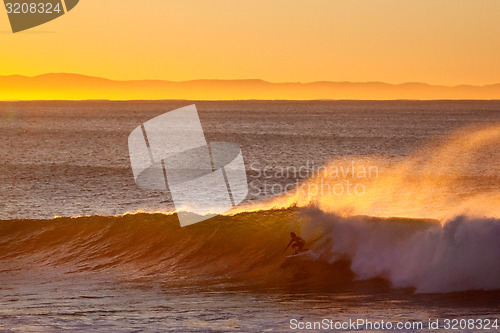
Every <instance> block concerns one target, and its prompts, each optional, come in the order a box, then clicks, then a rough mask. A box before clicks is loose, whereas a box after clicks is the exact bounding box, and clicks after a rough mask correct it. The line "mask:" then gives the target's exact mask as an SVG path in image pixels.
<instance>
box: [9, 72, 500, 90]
mask: <svg viewBox="0 0 500 333" xmlns="http://www.w3.org/2000/svg"><path fill="white" fill-rule="evenodd" d="M50 75H66V76H78V77H85V78H93V79H101V80H106V81H114V82H169V83H187V82H197V81H224V82H230V81H239V82H241V81H248V82H250V81H253V82H262V83H268V84H304V85H306V84H319V83H336V84H384V85H391V86H402V85H412V84H414V85H425V86H430V87H447V88H458V87H478V88H483V87H490V86H495V85H500V82H495V83H488V84H482V85H477V84H470V83H458V84H453V85H448V84H434V83H427V82H420V81H405V82H400V83H390V82H385V81H329V80H318V81H282V82H273V81H268V80H265V79H260V78H240V79H220V78H218V79H209V78H199V79H189V80H180V81H175V80H168V79H126V80H124V79H112V78H107V77H102V76H95V75H89V74H81V73H70V72H49V73H42V74H37V75H31V76H30V75H24V74H0V78H1V77H4V78H5V77H23V78H37V77H43V76H50Z"/></svg>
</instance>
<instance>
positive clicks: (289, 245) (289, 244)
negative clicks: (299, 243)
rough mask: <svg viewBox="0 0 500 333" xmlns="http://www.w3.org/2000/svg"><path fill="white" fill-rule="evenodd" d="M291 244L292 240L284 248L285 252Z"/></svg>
mask: <svg viewBox="0 0 500 333" xmlns="http://www.w3.org/2000/svg"><path fill="white" fill-rule="evenodd" d="M292 242H293V239H292V240H291V241H290V243H288V245H287V246H286V247H285V250H288V248H289V247H290V245H291V244H292Z"/></svg>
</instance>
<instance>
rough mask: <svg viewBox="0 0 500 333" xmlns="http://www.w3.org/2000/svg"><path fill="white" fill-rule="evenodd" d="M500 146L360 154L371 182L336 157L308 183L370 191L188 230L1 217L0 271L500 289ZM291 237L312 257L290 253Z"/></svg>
mask: <svg viewBox="0 0 500 333" xmlns="http://www.w3.org/2000/svg"><path fill="white" fill-rule="evenodd" d="M498 147H500V125H491V126H487V127H481V128H468V129H463V130H460V131H459V132H457V133H454V134H452V135H451V136H450V137H449V138H447V139H446V140H444V141H443V140H442V141H440V142H438V143H432V144H429V146H428V147H427V148H423V149H421V150H420V151H418V152H416V153H415V154H413V155H412V156H409V157H407V158H405V159H404V160H403V161H399V162H397V163H395V164H390V163H389V165H387V164H388V163H387V161H385V160H383V159H376V158H373V159H368V158H363V159H358V160H357V161H356V163H357V165H360V164H362V163H368V164H369V165H375V166H377V167H378V168H380V170H381V173H380V174H378V173H377V177H375V178H374V179H372V178H370V177H368V178H365V177H360V176H359V173H355V172H352V173H349V172H347V173H345V174H339V173H338V172H337V173H335V172H333V173H332V172H331V171H332V170H334V171H335V170H337V171H338V164H339V163H340V162H339V161H333V162H332V163H330V164H329V165H328V166H326V167H325V169H324V170H325V172H326V174H327V176H328V177H326V178H325V177H324V176H325V173H324V172H323V173H320V174H316V175H315V176H313V177H311V178H310V179H309V180H308V181H307V182H306V183H305V184H306V185H318V184H319V183H320V182H323V181H326V183H327V184H330V185H331V183H335V184H345V183H346V182H348V181H351V182H352V181H355V182H358V183H359V184H361V185H363V188H364V191H363V192H362V193H355V194H352V193H351V194H345V193H342V194H340V195H338V194H336V193H335V191H330V192H327V193H318V192H315V193H311V192H310V191H309V192H307V191H306V192H303V191H301V190H298V191H297V193H295V194H294V195H291V196H282V197H280V198H277V199H274V200H272V201H270V202H267V203H259V204H257V205H253V206H244V207H241V208H239V210H234V211H231V212H229V213H227V214H226V215H221V216H217V217H214V218H212V219H210V220H208V221H206V222H203V223H199V224H195V225H192V226H189V227H185V228H180V227H179V224H178V220H177V217H176V215H175V214H172V213H171V214H151V213H136V214H126V215H122V216H115V217H105V216H88V217H77V218H65V217H62V218H55V219H51V220H9V221H0V272H4V273H5V272H7V273H9V272H13V271H30V270H33V269H44V268H47V269H51V270H53V269H57V270H60V271H61V272H62V273H84V272H105V273H111V274H114V275H119V276H123V277H124V278H127V279H153V280H160V281H169V282H171V283H174V282H175V283H194V284H197V283H204V282H206V281H214V280H217V281H220V280H221V279H222V280H224V279H228V280H231V281H239V282H242V283H264V284H270V285H272V286H277V285H280V286H283V285H287V286H294V287H304V286H305V287H307V286H311V285H322V286H326V287H327V288H333V289H335V288H337V287H339V286H345V285H346V284H352V283H355V281H358V280H363V281H364V280H374V279H379V280H383V281H387V282H388V283H390V284H391V285H392V286H393V287H396V288H414V289H415V290H416V291H417V292H422V293H444V292H454V291H468V290H497V289H500V265H498V263H500V242H498V239H500V211H499V207H500V206H499V205H498V203H499V202H500V190H499V189H498V183H499V180H500V165H498V161H499V160H500V152H499V149H498ZM352 165H353V171H354V164H352ZM325 179H326V180H325ZM321 184H323V183H321ZM317 188H318V187H316V189H317ZM329 188H330V189H332V188H333V187H329ZM392 216H399V217H398V218H395V217H392ZM291 231H295V232H298V233H300V234H301V235H302V236H303V238H305V239H306V241H307V247H309V248H311V249H312V250H313V254H312V255H310V256H308V257H306V258H302V257H300V258H292V259H289V258H286V253H285V249H284V247H285V246H286V244H287V243H288V241H289V233H290V232H291Z"/></svg>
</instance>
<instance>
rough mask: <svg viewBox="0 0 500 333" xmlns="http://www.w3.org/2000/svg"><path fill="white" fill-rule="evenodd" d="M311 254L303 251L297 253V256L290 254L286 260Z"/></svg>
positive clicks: (308, 251)
mask: <svg viewBox="0 0 500 333" xmlns="http://www.w3.org/2000/svg"><path fill="white" fill-rule="evenodd" d="M312 253H313V252H312V251H311V250H305V251H302V252H299V253H297V254H291V255H289V256H286V257H287V258H295V257H301V256H304V255H307V254H312Z"/></svg>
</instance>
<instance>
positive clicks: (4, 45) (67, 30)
mask: <svg viewBox="0 0 500 333" xmlns="http://www.w3.org/2000/svg"><path fill="white" fill-rule="evenodd" d="M2 7H3V6H2ZM2 9H3V8H2ZM499 18H500V1H498V0H478V1H471V0H466V1H464V0H447V1H443V0H419V1H409V0H408V1H406V0H392V1H382V0H362V1H361V0H359V1H356V0H342V1H337V0H309V1H304V0H272V1H270V0H266V1H261V0H252V1H243V0H241V1H235V0H225V1H223V0H211V1H207V0H142V1H141V0H133V1H132V0H81V1H80V4H79V5H78V6H77V7H75V9H73V10H72V11H71V12H69V13H68V14H67V15H64V16H62V17H60V18H58V19H56V20H54V21H52V22H49V23H47V24H45V25H42V26H39V27H36V28H34V29H31V30H28V31H26V32H20V33H17V34H12V33H11V31H10V26H9V23H8V19H7V15H6V13H5V11H4V10H2V11H1V14H0V45H1V52H0V75H9V74H22V75H30V76H31V75H37V74H41V73H49V72H70V73H81V74H86V75H93V76H100V77H106V78H112V79H118V80H127V79H146V78H152V79H164V80H174V81H181V80H191V79H200V78H206V79H239V78H260V79H264V80H267V81H271V82H286V81H300V82H311V81H323V80H325V81H326V80H328V81H358V82H364V81H383V82H389V83H401V82H415V81H418V82H427V83H430V84H445V85H454V84H461V83H466V84H475V85H483V84H491V83H498V82H500V60H499V59H500V19H499Z"/></svg>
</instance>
